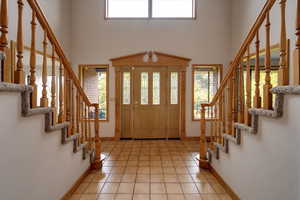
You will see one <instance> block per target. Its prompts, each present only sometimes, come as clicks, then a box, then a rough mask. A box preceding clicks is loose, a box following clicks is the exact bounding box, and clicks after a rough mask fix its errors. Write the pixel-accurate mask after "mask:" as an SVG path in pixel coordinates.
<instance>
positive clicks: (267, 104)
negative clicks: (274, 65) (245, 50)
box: [263, 13, 272, 110]
mask: <svg viewBox="0 0 300 200" xmlns="http://www.w3.org/2000/svg"><path fill="white" fill-rule="evenodd" d="M270 27H271V23H270V14H269V13H268V14H267V19H266V55H265V70H266V77H265V85H264V102H263V104H264V106H263V107H264V109H269V110H271V109H272V93H271V91H270V90H271V89H272V84H271V43H270Z"/></svg>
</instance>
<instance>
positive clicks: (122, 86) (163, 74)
mask: <svg viewBox="0 0 300 200" xmlns="http://www.w3.org/2000/svg"><path fill="white" fill-rule="evenodd" d="M157 54H158V53H157ZM135 56H139V55H138V54H136V55H134V56H133V57H135ZM163 56H170V55H166V54H163V55H160V54H158V60H161V61H162V60H163ZM118 59H122V58H118ZM123 59H128V57H124V58H123ZM131 59H132V61H133V62H132V63H130V66H124V64H125V63H124V64H121V66H120V65H119V66H118V65H117V63H116V60H112V61H113V66H114V67H116V135H117V136H118V137H119V138H121V139H122V138H123V139H175V138H183V137H185V75H186V73H185V71H186V66H187V65H181V64H182V63H180V62H179V63H177V65H174V61H173V62H170V60H169V63H168V64H167V63H164V65H162V63H160V65H158V64H159V63H147V64H146V65H145V63H143V62H142V63H137V62H134V61H136V60H137V59H133V58H131ZM169 59H170V58H169ZM172 59H179V58H178V57H176V58H172ZM141 60H142V59H141ZM126 63H127V62H126ZM185 64H186V63H185ZM171 65H173V66H171Z"/></svg>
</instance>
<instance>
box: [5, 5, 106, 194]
mask: <svg viewBox="0 0 300 200" xmlns="http://www.w3.org/2000/svg"><path fill="white" fill-rule="evenodd" d="M0 3H1V4H0V17H1V18H0V34H1V36H0V60H1V65H0V92H1V96H2V100H5V99H6V97H10V98H12V102H14V101H15V100H13V99H15V98H16V96H15V95H11V94H21V101H20V107H21V113H20V114H21V115H22V117H23V118H28V120H29V119H30V123H33V121H35V123H38V121H37V119H38V118H39V116H44V124H43V127H44V132H45V133H47V134H50V133H53V134H54V133H55V132H57V131H61V137H60V143H61V145H65V146H69V145H68V144H69V143H72V145H71V146H72V147H73V148H72V149H70V151H72V152H73V153H74V154H78V153H79V152H82V160H83V161H84V160H86V159H87V158H89V160H90V168H91V169H95V170H99V169H100V168H101V167H102V161H103V159H104V157H103V156H101V141H100V136H99V109H98V107H99V106H98V104H92V103H91V102H90V101H89V99H88V98H87V96H86V94H85V92H84V91H83V89H82V87H81V84H80V82H79V80H78V79H77V77H76V75H75V73H74V72H73V70H72V67H71V65H70V62H69V61H68V59H67V58H66V56H65V53H64V52H63V50H62V48H61V46H60V44H59V42H58V40H57V39H56V37H55V35H54V33H53V31H52V29H51V27H50V25H49V24H48V22H47V19H46V18H45V16H44V14H43V12H42V10H41V8H40V6H39V4H38V3H37V1H36V0H17V1H15V2H11V1H9V2H8V1H7V0H1V1H0ZM8 3H9V4H15V6H16V7H17V8H18V14H17V15H16V16H15V18H14V19H15V20H16V21H14V22H10V23H11V24H14V23H16V24H17V33H16V35H17V37H16V55H12V52H13V46H11V45H9V42H8V36H9V34H10V33H9V32H8V30H9V24H8V16H9V15H10V14H12V13H8ZM27 5H28V7H29V8H30V10H31V16H32V19H31V21H30V22H28V21H26V22H25V20H24V16H23V15H24V14H23V13H24V8H25V6H27ZM25 24H26V25H28V24H30V26H31V33H29V34H30V35H31V42H30V43H31V46H30V64H29V69H26V68H25V64H24V51H25V50H24V49H25V48H24V39H23V38H24V34H27V33H24V26H25ZM38 25H39V26H38ZM38 28H40V30H38ZM38 31H40V32H42V33H43V36H44V38H43V42H42V47H43V51H42V57H43V63H42V76H41V77H40V79H42V86H38V83H37V76H38V75H37V73H36V71H37V54H38V51H37V46H38V45H37V39H36V38H37V34H38ZM11 35H14V33H11ZM49 52H51V56H50V58H51V67H50V69H51V70H50V71H49V67H48V66H49V63H47V62H48V60H49V55H48V54H49ZM14 58H16V60H15V59H14ZM14 60H15V63H14ZM57 71H59V73H57ZM6 102H7V101H3V102H2V106H4V105H5V103H6ZM7 105H10V104H7ZM4 110H6V109H4ZM2 114H3V116H4V115H5V113H2ZM2 119H3V118H2ZM4 122H5V119H3V123H4ZM35 123H33V124H35ZM92 123H94V124H95V125H94V129H93V130H92ZM1 126H2V125H1ZM4 127H5V126H4ZM17 127H19V126H18V125H16V128H17ZM26 131H27V130H24V133H25V132H26ZM36 132H37V134H38V135H37V138H40V137H39V136H40V134H41V133H40V132H39V130H36ZM42 133H43V131H42ZM22 137H24V136H22ZM43 137H46V136H43ZM43 137H42V138H43ZM20 138H21V137H20ZM24 145H25V142H24ZM53 149H56V147H55V146H54V147H53ZM21 151H22V150H21ZM23 151H24V152H26V151H27V150H25V149H23ZM62 155H64V156H66V154H65V153H63V152H62ZM44 156H45V159H47V155H44ZM32 157H35V156H34V155H32ZM59 157H60V156H58V158H59ZM64 159H65V158H64ZM73 159H75V157H74V158H73ZM12 163H13V162H12ZM25 163H26V161H24V164H25ZM69 163H72V161H70V162H69ZM20 164H22V163H20ZM58 166H59V164H58ZM46 167H47V166H46ZM78 167H79V166H74V169H76V168H77V169H78ZM50 171H51V170H50ZM67 171H70V172H71V171H72V170H71V169H68V170H67ZM28 173H30V172H28ZM45 173H46V172H45ZM65 174H67V173H65ZM80 175H81V174H75V177H79V176H80ZM21 176H23V175H21ZM33 176H34V175H33ZM73 176H74V174H73ZM72 178H73V177H72ZM33 179H34V178H33ZM66 182H67V181H66ZM73 183H74V180H73ZM73 183H72V184H73ZM54 185H55V183H54ZM6 186H7V185H4V186H3V187H2V188H6ZM68 187H70V186H68ZM46 188H47V187H46ZM67 189H69V188H67ZM67 189H65V191H64V192H66V190H67ZM24 192H25V191H24ZM19 193H21V192H19ZM7 196H9V195H7ZM36 196H38V195H36ZM2 197H5V194H3V196H2ZM2 197H1V198H2ZM67 197H68V196H65V198H67ZM16 198H17V197H14V198H13V199H16ZM45 198H46V197H45ZM59 198H61V197H59Z"/></svg>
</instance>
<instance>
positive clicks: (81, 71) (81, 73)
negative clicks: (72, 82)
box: [78, 64, 110, 122]
mask: <svg viewBox="0 0 300 200" xmlns="http://www.w3.org/2000/svg"><path fill="white" fill-rule="evenodd" d="M97 68H106V73H107V75H106V107H107V111H106V112H107V114H106V119H103V120H101V119H100V118H99V122H109V117H110V115H109V64H90V65H85V64H81V65H79V67H78V69H79V70H78V74H79V81H80V83H81V86H82V88H84V71H85V70H87V69H97ZM97 103H98V102H97ZM89 120H90V121H94V119H89Z"/></svg>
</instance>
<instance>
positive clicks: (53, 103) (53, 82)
mask: <svg viewBox="0 0 300 200" xmlns="http://www.w3.org/2000/svg"><path fill="white" fill-rule="evenodd" d="M51 108H52V109H53V111H52V124H53V125H54V124H56V117H57V110H56V67H55V49H54V47H52V80H51Z"/></svg>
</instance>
